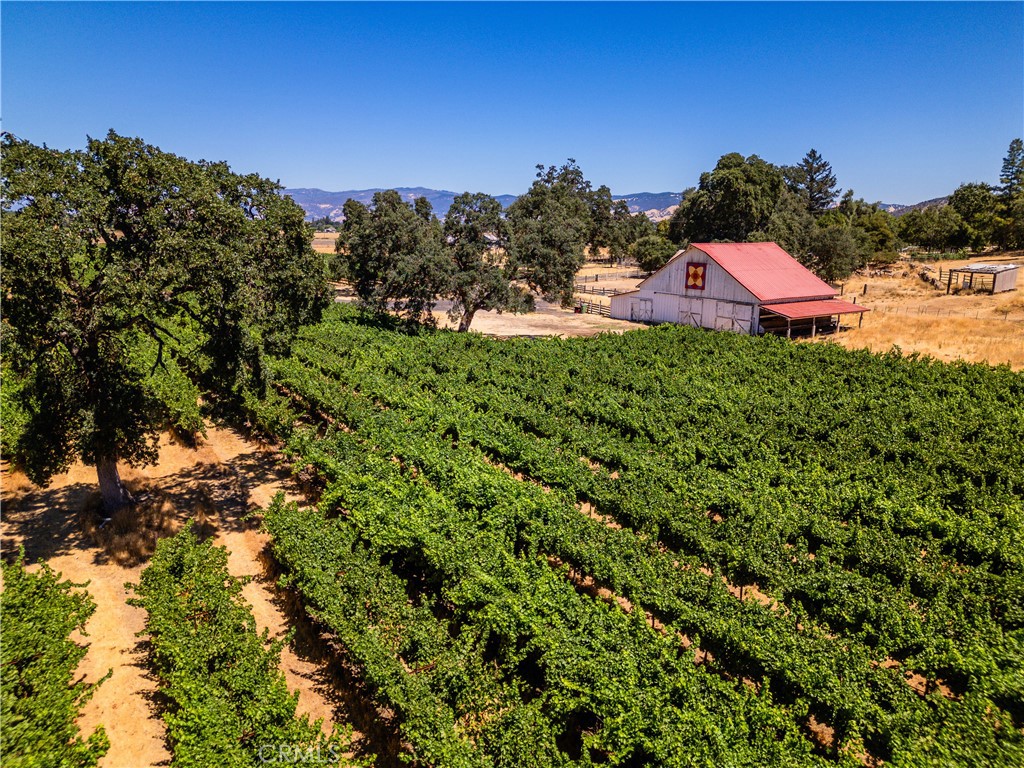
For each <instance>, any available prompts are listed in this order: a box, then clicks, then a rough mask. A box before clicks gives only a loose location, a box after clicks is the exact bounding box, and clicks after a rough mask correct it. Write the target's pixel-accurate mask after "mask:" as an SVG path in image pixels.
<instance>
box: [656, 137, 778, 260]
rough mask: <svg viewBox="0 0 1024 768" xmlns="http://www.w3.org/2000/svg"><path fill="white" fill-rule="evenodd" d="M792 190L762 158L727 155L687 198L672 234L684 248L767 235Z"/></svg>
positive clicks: (673, 223)
mask: <svg viewBox="0 0 1024 768" xmlns="http://www.w3.org/2000/svg"><path fill="white" fill-rule="evenodd" d="M787 191H788V190H787V188H786V182H785V179H784V178H783V175H782V171H781V170H780V169H779V168H777V167H776V166H774V165H772V164H771V163H769V162H766V161H765V160H762V159H761V158H760V157H758V156H757V155H751V156H750V157H746V158H745V157H743V155H741V154H739V153H736V152H733V153H731V154H728V155H723V156H722V157H721V158H720V159H719V160H718V163H717V164H716V165H715V168H714V170H712V171H708V172H706V173H702V174H701V175H700V184H699V185H698V186H697V190H696V191H695V192H693V193H692V194H690V195H687V196H685V197H684V198H683V201H682V202H681V203H680V205H679V208H678V209H677V210H676V212H675V213H674V214H673V215H672V224H671V225H670V234H671V236H672V237H673V239H674V240H676V242H678V243H683V242H710V241H713V240H724V241H730V242H744V241H746V240H747V239H748V235H750V234H751V233H753V232H764V231H766V230H767V228H768V225H769V223H770V221H771V217H772V214H773V213H774V212H775V210H776V208H777V207H778V204H779V200H780V199H781V198H782V197H783V195H785V194H786V193H787Z"/></svg>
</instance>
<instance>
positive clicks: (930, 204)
mask: <svg viewBox="0 0 1024 768" xmlns="http://www.w3.org/2000/svg"><path fill="white" fill-rule="evenodd" d="M948 202H949V196H946V197H933V198H932V199H931V200H922V201H921V202H920V203H913V204H911V205H903V204H901V203H879V205H881V206H882V210H883V211H888V212H889V213H891V214H892V215H893V216H902V215H903V214H905V213H910V212H911V211H920V210H923V209H925V208H941V207H942V206H943V205H945V204H946V203H948Z"/></svg>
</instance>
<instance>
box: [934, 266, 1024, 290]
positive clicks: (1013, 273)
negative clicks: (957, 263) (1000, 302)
mask: <svg viewBox="0 0 1024 768" xmlns="http://www.w3.org/2000/svg"><path fill="white" fill-rule="evenodd" d="M1019 270H1020V265H1019V264H968V265H967V266H966V267H954V268H953V269H951V270H949V274H948V276H947V277H946V293H949V292H950V291H951V290H952V289H953V287H954V286H957V287H959V288H976V289H978V290H985V291H988V292H989V293H1002V292H1003V291H1012V290H1013V289H1014V287H1015V286H1016V285H1017V272H1018V271H1019Z"/></svg>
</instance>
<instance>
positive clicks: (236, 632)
mask: <svg viewBox="0 0 1024 768" xmlns="http://www.w3.org/2000/svg"><path fill="white" fill-rule="evenodd" d="M227 557H228V556H227V550H226V549H224V548H223V547H214V546H213V544H212V542H210V541H206V542H200V541H199V540H198V539H197V537H196V534H195V531H194V530H193V529H192V527H191V524H190V525H189V526H187V527H186V528H185V529H184V530H183V531H181V532H180V533H179V534H178V535H176V536H175V537H173V538H170V539H164V540H162V541H161V542H160V543H159V544H158V545H157V549H156V553H155V554H154V555H153V559H152V561H151V562H150V565H149V566H148V567H147V568H146V570H145V571H143V572H142V576H141V579H140V581H139V584H137V585H128V586H129V587H130V588H131V589H132V590H134V592H135V594H136V595H137V597H135V598H132V599H130V600H129V604H131V605H136V606H139V607H141V608H144V609H145V610H146V613H147V618H146V629H145V634H148V635H149V636H150V638H151V642H152V663H153V667H154V669H155V671H156V673H157V675H158V677H159V679H160V690H161V692H162V693H163V694H164V695H165V696H166V697H167V700H168V701H169V708H168V711H167V712H166V713H165V714H164V720H165V722H166V723H167V735H168V740H169V742H170V745H171V751H172V753H173V758H172V761H171V765H172V766H180V767H181V768H185V767H186V766H196V768H205V767H206V766H210V765H218V766H251V765H258V764H260V763H261V762H265V760H264V758H265V757H266V756H267V755H268V754H270V755H273V756H278V755H279V754H281V752H280V749H281V748H282V747H283V748H284V749H287V750H288V751H289V753H290V754H306V755H311V756H319V757H321V758H323V760H324V762H329V763H330V764H331V765H337V764H339V762H340V758H341V756H342V755H343V754H344V752H345V751H346V749H347V741H348V738H349V733H348V732H338V731H335V732H334V733H332V735H331V736H330V737H325V736H324V735H323V733H322V732H321V729H320V721H317V722H315V723H310V722H309V719H308V717H305V716H304V717H302V718H296V717H295V707H296V702H297V701H298V694H297V693H295V694H290V693H289V692H288V688H287V685H286V683H285V679H284V675H283V673H282V672H281V671H280V670H279V669H278V665H279V662H280V655H281V649H282V648H283V647H284V645H285V644H286V643H287V642H288V638H285V639H282V640H275V641H270V639H269V637H268V634H267V631H266V630H264V631H263V633H262V634H258V633H257V632H256V622H255V619H253V616H252V613H251V612H250V610H249V607H248V606H247V605H246V603H245V600H244V598H243V597H242V594H241V592H242V582H241V581H239V580H238V579H236V578H234V577H233V576H231V575H230V574H229V573H228V569H227Z"/></svg>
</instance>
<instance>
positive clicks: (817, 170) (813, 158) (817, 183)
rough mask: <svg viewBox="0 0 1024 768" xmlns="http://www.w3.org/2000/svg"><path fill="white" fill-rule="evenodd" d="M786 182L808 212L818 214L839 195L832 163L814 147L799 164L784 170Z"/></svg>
mask: <svg viewBox="0 0 1024 768" xmlns="http://www.w3.org/2000/svg"><path fill="white" fill-rule="evenodd" d="M784 173H785V176H786V183H787V184H788V185H789V187H790V189H791V190H792V191H793V192H794V193H795V194H796V195H797V196H798V197H799V198H800V200H801V201H802V202H803V204H804V206H805V208H806V210H807V212H808V213H810V214H812V215H815V216H818V215H820V214H822V213H824V212H825V211H826V210H828V208H829V206H830V205H832V203H833V202H834V201H835V199H836V197H838V196H839V193H840V191H841V190H839V189H836V175H835V174H834V173H832V165H831V164H830V163H828V162H826V160H825V159H824V158H823V157H822V156H821V155H819V154H818V151H817V150H815V149H812V150H811V151H810V152H808V153H807V154H806V155H804V158H803V160H801V161H800V162H799V163H798V164H797V165H794V166H790V167H788V168H786V169H785V170H784Z"/></svg>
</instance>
